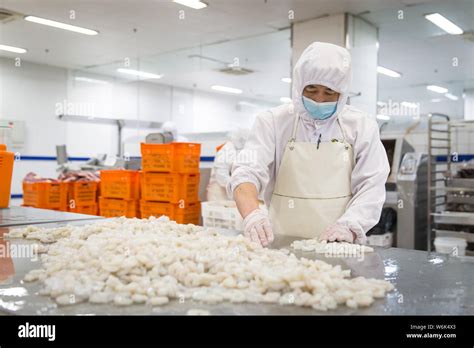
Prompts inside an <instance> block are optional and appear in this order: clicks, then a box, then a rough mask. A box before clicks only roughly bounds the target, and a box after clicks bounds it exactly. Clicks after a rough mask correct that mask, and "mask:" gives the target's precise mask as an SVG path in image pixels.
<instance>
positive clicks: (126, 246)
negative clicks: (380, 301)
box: [7, 217, 393, 311]
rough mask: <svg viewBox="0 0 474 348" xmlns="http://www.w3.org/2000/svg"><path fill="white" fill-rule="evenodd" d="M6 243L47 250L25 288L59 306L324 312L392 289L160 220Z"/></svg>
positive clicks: (47, 232) (50, 232)
mask: <svg viewBox="0 0 474 348" xmlns="http://www.w3.org/2000/svg"><path fill="white" fill-rule="evenodd" d="M7 237H9V238H26V239H34V240H39V241H40V242H43V243H51V244H49V245H48V247H47V252H46V253H45V254H42V255H41V260H42V269H38V270H33V271H30V272H29V273H28V274H27V275H26V276H25V281H37V280H39V281H41V282H42V283H43V284H44V287H43V289H42V290H41V292H40V293H41V294H42V295H48V296H51V297H52V298H54V299H55V300H56V302H57V303H58V304H61V305H68V304H74V303H78V302H83V301H89V302H91V303H114V304H116V305H122V306H124V305H131V304H134V303H148V304H151V305H152V306H158V305H164V304H166V303H168V302H169V300H170V299H178V300H179V302H181V303H182V302H184V301H186V300H188V299H189V300H190V299H192V300H195V301H199V302H204V303H209V304H214V303H219V302H223V301H230V302H232V303H241V302H251V303H277V304H281V305H296V306H306V307H312V308H314V309H317V310H323V311H326V310H328V309H335V308H336V307H337V306H338V305H340V304H345V305H347V306H349V307H352V308H357V307H359V306H369V305H370V304H372V303H373V301H374V298H383V297H384V296H385V294H386V292H388V291H390V290H392V289H393V285H392V284H391V283H390V282H387V281H385V280H378V279H366V278H363V277H357V278H350V270H342V269H341V268H340V266H332V265H329V264H328V263H326V262H323V261H320V260H309V259H305V258H301V259H298V258H297V257H296V256H295V255H294V254H291V253H289V251H288V250H285V249H282V250H274V249H268V248H262V247H260V246H259V245H257V244H255V243H253V242H251V241H249V240H247V239H246V238H244V237H243V236H242V235H239V236H225V235H222V234H220V233H219V232H217V231H216V230H213V229H210V228H203V227H200V226H195V225H180V224H177V223H175V222H173V221H169V219H168V218H166V217H160V218H158V219H157V218H153V217H151V218H149V219H142V220H140V219H126V218H113V219H107V220H103V221H100V222H95V223H93V224H90V225H85V226H73V225H66V226H64V227H59V228H53V229H48V228H40V227H34V226H29V227H26V228H21V229H16V230H13V231H11V232H10V233H9V234H8V235H7Z"/></svg>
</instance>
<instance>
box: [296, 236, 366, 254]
mask: <svg viewBox="0 0 474 348" xmlns="http://www.w3.org/2000/svg"><path fill="white" fill-rule="evenodd" d="M291 247H292V248H293V249H295V250H301V251H311V252H314V253H316V254H327V255H334V256H338V255H341V256H346V255H347V256H357V255H361V254H364V253H371V252H373V251H374V249H373V248H371V247H369V246H366V245H360V244H352V243H346V242H329V243H328V242H327V241H325V240H323V241H320V240H318V239H303V240H295V241H294V242H293V243H291Z"/></svg>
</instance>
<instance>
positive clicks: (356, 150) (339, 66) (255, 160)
mask: <svg viewBox="0 0 474 348" xmlns="http://www.w3.org/2000/svg"><path fill="white" fill-rule="evenodd" d="M307 85H323V86H326V87H329V88H331V89H332V90H334V91H336V92H339V93H340V96H339V99H338V103H337V108H336V112H335V113H334V114H333V115H332V116H331V117H330V118H328V119H326V120H323V121H316V120H314V119H312V118H311V117H310V116H309V115H308V113H307V111H306V109H305V107H304V105H303V102H302V94H303V90H304V88H305V87H306V86H307ZM349 86H350V54H349V52H348V51H347V50H346V49H344V48H342V47H339V46H336V45H332V44H327V43H321V42H315V43H313V44H311V45H310V46H308V47H307V48H306V50H305V51H304V52H303V54H302V55H301V57H300V58H299V60H298V62H297V64H296V65H295V69H294V73H293V89H292V103H289V104H284V105H280V106H278V107H275V108H273V109H270V110H268V111H266V112H263V113H261V114H259V115H257V117H256V120H255V122H254V125H253V127H252V130H251V133H250V135H249V138H248V140H247V142H246V144H245V147H244V149H243V150H242V151H241V152H240V153H239V155H238V156H237V160H236V161H235V162H234V165H233V167H232V177H231V181H230V183H229V185H228V190H229V193H231V194H233V191H234V190H235V189H236V187H237V186H238V185H240V184H242V183H252V184H254V185H255V187H256V188H257V192H258V194H259V198H260V199H263V200H264V201H265V204H266V205H267V206H268V205H269V204H270V199H271V196H272V193H273V189H274V186H275V180H276V177H277V173H278V171H279V168H280V164H281V160H282V156H283V153H284V150H285V146H286V144H287V142H288V140H289V139H290V137H291V132H292V129H293V124H294V120H295V118H294V117H295V114H297V115H299V121H298V127H297V133H296V140H297V141H306V142H313V143H316V142H317V141H318V139H319V138H320V140H321V141H331V139H334V138H335V139H341V138H342V137H343V135H342V134H341V129H340V127H339V125H338V123H339V124H340V125H341V127H342V128H343V129H344V133H345V137H346V141H347V142H348V143H349V144H351V145H352V148H353V154H354V160H355V163H354V166H353V170H352V175H351V191H352V198H351V200H350V201H349V203H348V204H347V208H346V210H345V213H344V214H343V215H342V216H341V217H340V218H339V219H338V220H337V223H338V224H342V225H345V226H347V227H348V228H350V230H351V231H352V232H354V233H355V234H356V236H357V237H356V239H355V242H356V243H364V242H365V234H366V233H367V231H368V230H369V229H370V228H372V227H373V226H374V225H375V224H376V223H377V222H378V221H379V218H380V213H381V210H382V206H383V203H384V201H385V182H386V180H387V177H388V174H389V172H390V168H389V164H388V160H387V155H386V152H385V149H384V147H383V145H382V143H381V141H380V136H379V131H378V127H377V123H376V122H375V120H374V119H371V118H370V117H369V115H368V114H366V113H365V112H362V111H360V110H357V109H356V108H354V107H352V106H349V105H346V103H347V97H348V92H349ZM337 119H339V122H337ZM301 218H303V219H304V217H301Z"/></svg>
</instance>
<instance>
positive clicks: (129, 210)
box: [99, 170, 140, 218]
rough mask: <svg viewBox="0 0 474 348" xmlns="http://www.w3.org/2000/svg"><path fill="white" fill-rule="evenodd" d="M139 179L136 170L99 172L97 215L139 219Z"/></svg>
mask: <svg viewBox="0 0 474 348" xmlns="http://www.w3.org/2000/svg"><path fill="white" fill-rule="evenodd" d="M139 200H140V177H139V172H138V171H136V170H101V171H100V197H99V211H100V212H99V214H100V215H101V216H105V217H118V216H126V217H128V218H134V217H140V203H139Z"/></svg>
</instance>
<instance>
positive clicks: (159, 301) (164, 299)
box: [148, 296, 170, 306]
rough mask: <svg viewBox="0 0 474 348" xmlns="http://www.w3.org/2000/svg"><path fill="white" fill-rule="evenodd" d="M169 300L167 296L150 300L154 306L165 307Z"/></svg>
mask: <svg viewBox="0 0 474 348" xmlns="http://www.w3.org/2000/svg"><path fill="white" fill-rule="evenodd" d="M169 301H170V300H169V298H168V297H165V296H155V297H152V298H150V299H149V300H148V302H149V303H150V304H151V305H152V306H163V305H165V304H167V303H168V302H169Z"/></svg>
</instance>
